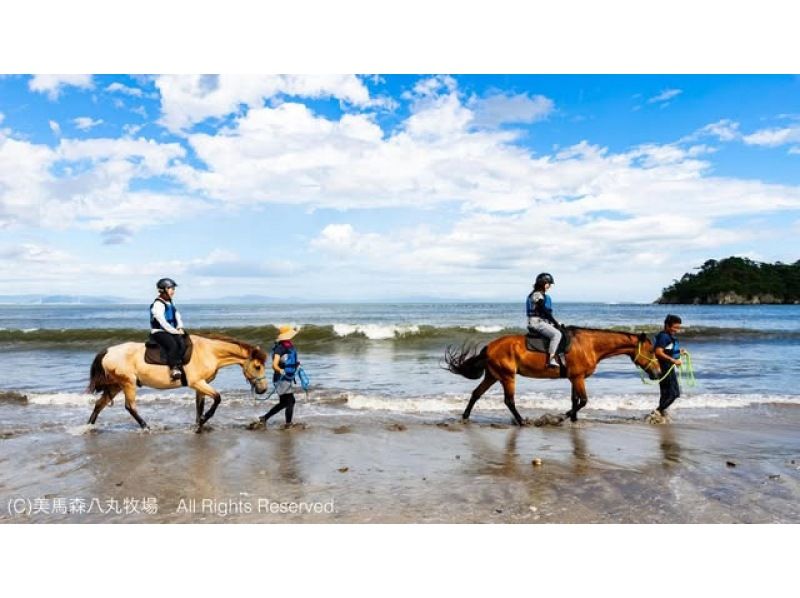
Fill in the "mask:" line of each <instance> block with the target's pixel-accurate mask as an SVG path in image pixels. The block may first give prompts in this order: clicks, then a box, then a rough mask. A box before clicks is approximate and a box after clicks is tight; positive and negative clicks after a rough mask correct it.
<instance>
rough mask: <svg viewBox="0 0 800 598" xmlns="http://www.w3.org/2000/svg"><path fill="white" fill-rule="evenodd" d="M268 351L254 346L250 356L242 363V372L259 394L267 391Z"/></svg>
mask: <svg viewBox="0 0 800 598" xmlns="http://www.w3.org/2000/svg"><path fill="white" fill-rule="evenodd" d="M266 363H267V353H266V351H264V349H262V348H261V347H254V348H253V349H252V350H251V351H250V357H249V358H248V359H247V361H245V362H244V363H243V364H242V373H243V374H244V377H245V379H246V380H247V381H248V382H249V383H250V387H251V388H252V389H253V390H254V391H255V392H256V393H258V394H260V395H261V394H264V393H265V392H267V387H268V386H269V385H268V383H267V374H266Z"/></svg>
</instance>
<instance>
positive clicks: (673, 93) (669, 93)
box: [647, 89, 683, 104]
mask: <svg viewBox="0 0 800 598" xmlns="http://www.w3.org/2000/svg"><path fill="white" fill-rule="evenodd" d="M682 93H683V90H682V89H665V90H664V91H662V92H661V93H659V94H658V95H655V96H653V97H652V98H650V99H648V100H647V103H648V104H657V103H660V102H668V101H669V100H671V99H672V98H675V97H677V96H679V95H680V94H682Z"/></svg>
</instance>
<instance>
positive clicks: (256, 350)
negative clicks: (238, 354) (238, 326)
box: [192, 332, 267, 361]
mask: <svg viewBox="0 0 800 598" xmlns="http://www.w3.org/2000/svg"><path fill="white" fill-rule="evenodd" d="M192 334H196V336H200V337H203V338H207V339H210V340H214V341H222V342H225V343H231V344H233V345H239V346H240V347H241V348H242V349H245V350H246V351H248V352H249V353H250V354H251V355H253V356H254V357H255V358H256V359H259V360H261V361H267V352H266V351H264V349H262V348H261V347H256V346H254V345H251V344H250V343H246V342H245V341H240V340H239V339H238V338H233V337H232V336H228V335H227V334H218V333H212V332H207V333H205V334H197V333H192Z"/></svg>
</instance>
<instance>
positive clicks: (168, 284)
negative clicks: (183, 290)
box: [156, 278, 178, 291]
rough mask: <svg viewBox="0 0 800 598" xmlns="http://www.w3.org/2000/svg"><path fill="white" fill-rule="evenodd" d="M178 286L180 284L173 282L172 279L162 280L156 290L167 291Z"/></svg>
mask: <svg viewBox="0 0 800 598" xmlns="http://www.w3.org/2000/svg"><path fill="white" fill-rule="evenodd" d="M177 286H178V283H177V282H175V281H174V280H172V279H171V278H162V279H161V280H159V281H158V282H157V283H156V288H157V289H158V290H159V291H166V290H167V289H172V288H175V287H177Z"/></svg>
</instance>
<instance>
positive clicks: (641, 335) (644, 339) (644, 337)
mask: <svg viewBox="0 0 800 598" xmlns="http://www.w3.org/2000/svg"><path fill="white" fill-rule="evenodd" d="M639 341H640V342H642V343H645V342H647V335H646V334H645V333H644V332H640V333H639Z"/></svg>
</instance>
